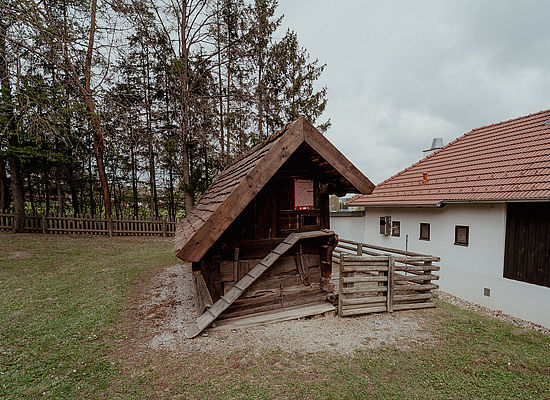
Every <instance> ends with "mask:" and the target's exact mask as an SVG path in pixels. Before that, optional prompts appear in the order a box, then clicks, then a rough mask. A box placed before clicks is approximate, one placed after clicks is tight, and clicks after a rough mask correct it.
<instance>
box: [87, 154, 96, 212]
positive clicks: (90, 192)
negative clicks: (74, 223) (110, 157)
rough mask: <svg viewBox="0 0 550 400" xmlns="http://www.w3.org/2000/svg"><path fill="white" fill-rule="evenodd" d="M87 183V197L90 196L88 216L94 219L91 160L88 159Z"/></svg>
mask: <svg viewBox="0 0 550 400" xmlns="http://www.w3.org/2000/svg"><path fill="white" fill-rule="evenodd" d="M88 179H89V180H88V183H89V189H90V191H89V196H90V214H92V217H95V200H94V179H93V177H92V160H91V159H88Z"/></svg>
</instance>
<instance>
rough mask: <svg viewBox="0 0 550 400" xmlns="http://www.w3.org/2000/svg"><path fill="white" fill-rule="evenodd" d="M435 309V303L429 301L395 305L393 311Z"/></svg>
mask: <svg viewBox="0 0 550 400" xmlns="http://www.w3.org/2000/svg"><path fill="white" fill-rule="evenodd" d="M432 307H435V303H433V302H431V301H428V302H425V303H408V304H394V305H393V309H394V310H395V311H397V310H415V309H418V308H432Z"/></svg>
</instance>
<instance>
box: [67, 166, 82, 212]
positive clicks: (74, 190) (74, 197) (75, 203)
mask: <svg viewBox="0 0 550 400" xmlns="http://www.w3.org/2000/svg"><path fill="white" fill-rule="evenodd" d="M75 167H76V166H75ZM68 176H69V187H70V189H71V200H72V203H73V215H74V217H76V216H77V215H78V214H80V206H79V204H78V190H77V188H76V182H75V179H74V172H73V168H69V173H68Z"/></svg>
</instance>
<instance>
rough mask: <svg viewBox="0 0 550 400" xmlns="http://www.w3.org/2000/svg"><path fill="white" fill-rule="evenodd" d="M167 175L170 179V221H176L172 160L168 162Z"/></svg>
mask: <svg viewBox="0 0 550 400" xmlns="http://www.w3.org/2000/svg"><path fill="white" fill-rule="evenodd" d="M168 174H169V177H170V220H172V221H175V220H176V204H175V202H174V173H173V171H172V160H170V166H169V167H168Z"/></svg>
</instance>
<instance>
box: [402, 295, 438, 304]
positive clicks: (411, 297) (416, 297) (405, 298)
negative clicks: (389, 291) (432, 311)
mask: <svg viewBox="0 0 550 400" xmlns="http://www.w3.org/2000/svg"><path fill="white" fill-rule="evenodd" d="M434 297H436V294H435V293H418V294H399V295H394V296H393V301H395V302H398V301H399V302H403V301H409V300H426V299H431V298H434Z"/></svg>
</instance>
